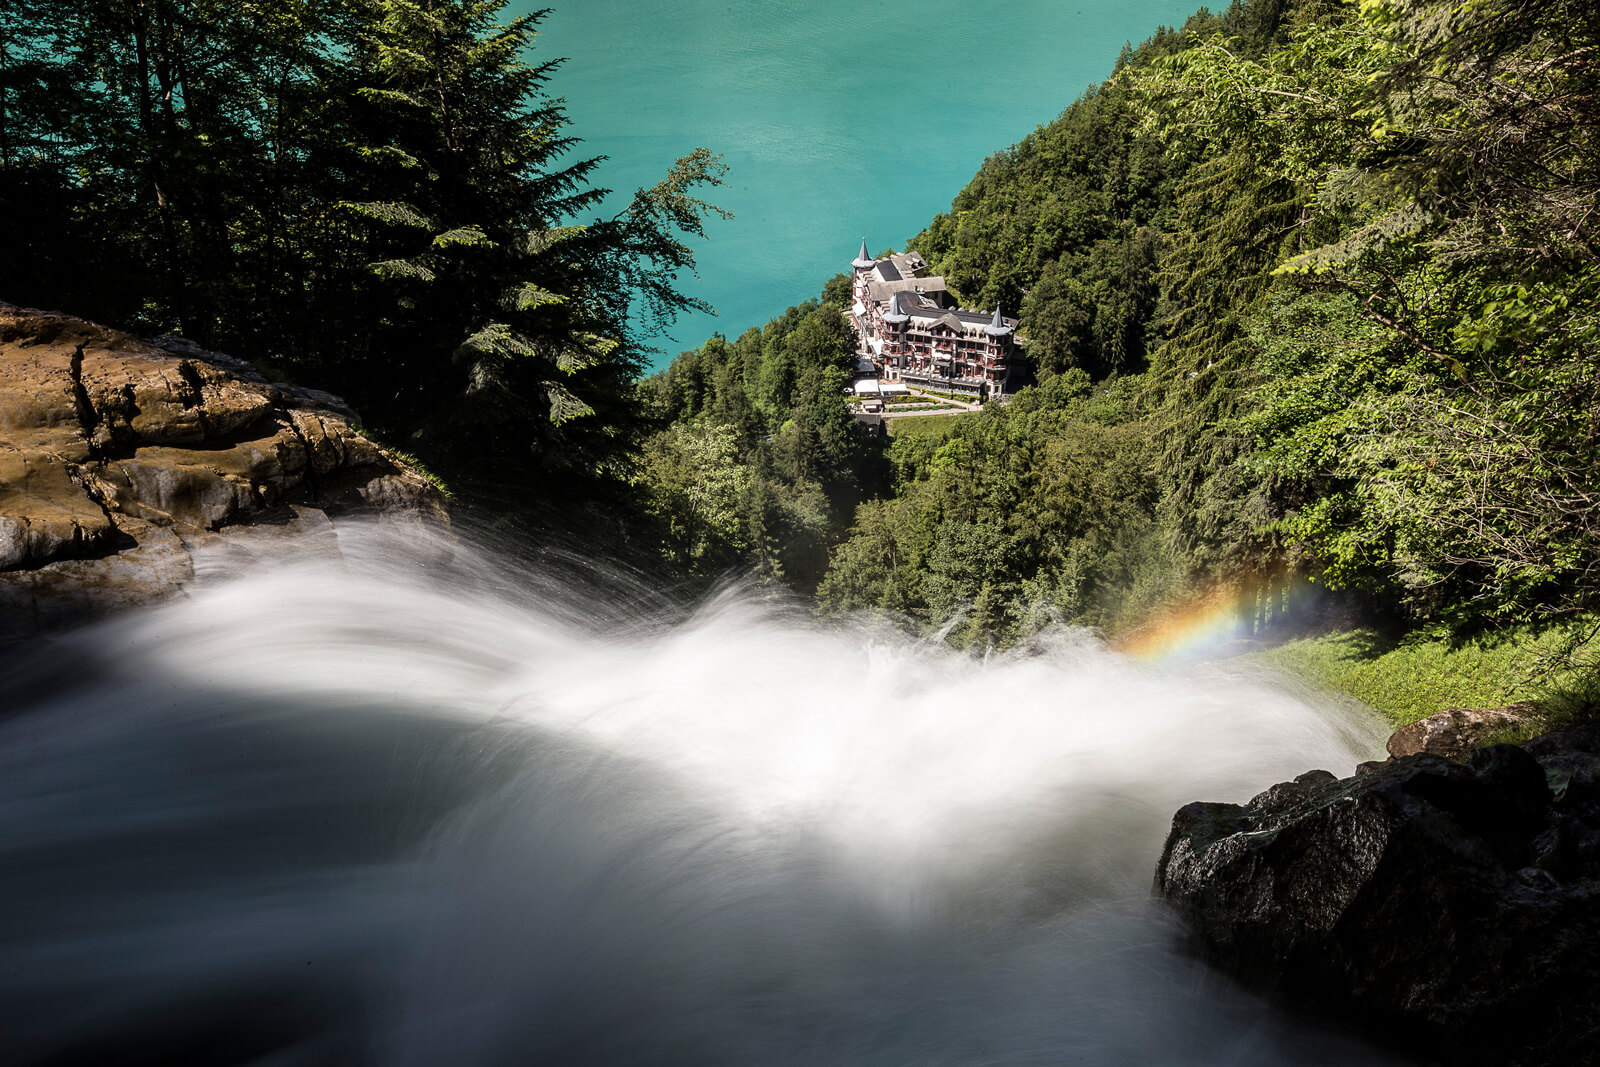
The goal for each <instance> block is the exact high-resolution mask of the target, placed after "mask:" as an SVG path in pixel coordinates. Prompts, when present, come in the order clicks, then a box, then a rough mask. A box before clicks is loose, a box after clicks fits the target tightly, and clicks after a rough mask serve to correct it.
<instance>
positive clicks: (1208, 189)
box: [656, 0, 1600, 643]
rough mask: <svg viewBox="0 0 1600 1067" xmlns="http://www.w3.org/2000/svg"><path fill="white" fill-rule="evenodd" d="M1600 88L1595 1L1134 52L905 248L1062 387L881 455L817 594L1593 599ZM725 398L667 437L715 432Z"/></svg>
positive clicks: (1148, 601)
mask: <svg viewBox="0 0 1600 1067" xmlns="http://www.w3.org/2000/svg"><path fill="white" fill-rule="evenodd" d="M1597 87H1600V11H1597V10H1596V9H1595V8H1594V7H1593V6H1592V5H1586V4H1580V3H1575V2H1571V3H1553V4H1535V3H1524V2H1518V0H1475V2H1469V3H1466V4H1443V3H1432V2H1401V0H1391V2H1385V0H1365V2H1363V3H1361V4H1360V5H1356V4H1351V3H1338V2H1333V0H1301V2H1297V3H1291V2H1287V0H1251V2H1244V3H1236V4H1235V5H1233V6H1232V7H1231V8H1229V9H1228V10H1226V11H1225V12H1222V13H1220V14H1212V13H1210V12H1207V11H1204V10H1202V11H1201V12H1200V13H1198V14H1197V15H1195V16H1194V17H1193V18H1191V19H1190V20H1189V22H1188V24H1187V25H1186V26H1184V27H1183V28H1182V29H1181V30H1175V31H1162V32H1161V33H1158V34H1157V35H1156V36H1155V37H1154V38H1152V39H1151V40H1150V41H1148V42H1146V43H1145V44H1144V45H1142V46H1141V47H1139V48H1136V49H1128V50H1126V51H1125V52H1124V54H1123V56H1122V57H1121V59H1120V60H1119V63H1118V66H1117V70H1116V72H1115V73H1114V74H1113V76H1112V77H1111V78H1110V79H1108V80H1107V82H1106V83H1104V84H1103V85H1100V86H1098V87H1095V88H1094V89H1092V90H1091V91H1089V92H1088V93H1086V94H1085V95H1084V96H1083V97H1082V98H1081V99H1079V100H1078V101H1076V102H1075V103H1074V104H1073V105H1072V106H1070V107H1069V108H1067V109H1066V111H1064V112H1063V113H1062V115H1061V116H1060V117H1059V118H1058V119H1057V120H1055V121H1054V122H1052V123H1050V124H1048V125H1046V126H1042V127H1040V128H1039V129H1038V130H1037V131H1035V132H1034V133H1033V134H1032V135H1030V136H1029V137H1027V138H1025V139H1024V140H1023V141H1022V142H1021V143H1020V144H1018V145H1016V146H1014V147H1013V148H1011V149H1010V150H1008V151H1004V152H1001V153H999V154H997V155H995V156H993V157H992V158H990V159H989V160H988V161H987V162H986V163H985V164H984V165H983V167H982V168H981V170H980V171H979V172H978V174H977V175H976V176H975V177H974V178H973V180H972V182H971V183H970V184H969V185H968V187H967V188H966V189H964V190H963V191H962V192H961V193H960V194H959V195H958V196H957V197H956V199H955V201H954V203H953V204H952V206H951V209H950V211H949V212H947V213H945V214H941V215H940V216H939V217H938V218H936V219H934V220H933V222H932V223H931V224H930V225H929V226H928V228H927V229H926V230H924V231H923V232H922V233H920V234H918V235H917V236H916V237H915V238H913V239H912V240H911V242H910V246H911V247H914V248H916V249H918V250H920V251H921V252H922V253H923V254H924V256H925V257H926V258H927V259H928V260H929V263H930V265H931V266H932V268H933V269H934V271H935V272H937V273H943V274H945V275H946V277H947V279H948V280H949V282H950V283H951V285H952V286H953V287H954V288H955V289H956V290H957V291H958V293H959V294H960V295H961V296H962V297H963V298H964V302H965V303H967V304H969V305H970V306H977V307H988V306H992V305H993V304H995V303H997V302H998V303H1000V304H1001V305H1002V306H1005V307H1007V308H1015V309H1017V310H1018V311H1019V312H1020V316H1021V320H1022V332H1023V333H1024V334H1025V335H1026V336H1027V337H1028V338H1029V339H1030V340H1031V346H1030V349H1029V351H1030V355H1031V357H1032V359H1033V361H1034V363H1035V364H1036V367H1037V371H1038V374H1039V377H1040V379H1041V381H1042V384H1041V385H1040V386H1039V387H1038V388H1035V389H1031V390H1027V391H1024V392H1023V393H1021V394H1020V395H1018V396H1017V397H1016V399H1015V401H1014V402H1012V403H1011V404H1009V405H1008V406H1004V407H1001V406H999V405H991V407H990V408H989V409H988V410H986V411H985V412H984V413H983V414H982V415H981V416H975V417H971V418H966V419H961V420H952V421H951V427H952V428H951V429H950V430H949V432H948V435H947V436H944V437H942V438H937V437H935V438H930V437H927V436H923V435H914V436H913V435H907V436H901V437H895V438H893V439H892V440H891V442H890V443H889V444H888V446H887V448H886V452H885V456H886V459H887V461H888V465H889V481H888V483H887V491H886V492H883V493H881V494H879V495H878V496H876V497H871V496H870V494H869V499H867V500H866V501H865V502H864V503H863V504H862V505H861V506H860V507H859V508H858V510H857V512H856V515H855V519H854V522H853V523H852V527H851V529H850V530H849V531H848V536H845V537H843V539H842V540H841V541H840V543H839V544H838V545H837V547H835V548H834V549H833V550H832V553H831V556H830V564H829V568H828V571H827V573H826V574H825V576H824V577H823V579H822V581H821V582H820V584H819V588H818V595H819V598H820V601H821V603H822V605H823V606H824V608H859V607H878V608H883V609H887V610H890V611H893V612H896V613H901V614H904V615H910V616H912V617H920V618H922V619H924V620H925V621H926V624H927V625H929V626H936V625H939V624H941V623H944V622H945V621H947V620H949V619H950V618H952V617H959V618H960V619H961V622H960V623H959V625H958V626H957V628H956V629H955V630H954V631H953V633H954V636H955V638H956V639H957V640H962V641H973V642H979V643H988V642H993V641H997V640H999V641H1004V640H1007V639H1010V638H1014V637H1016V636H1019V635H1021V634H1025V633H1027V632H1029V631H1030V630H1031V629H1033V628H1035V627H1037V626H1039V625H1041V624H1042V623H1044V622H1047V621H1055V620H1065V621H1071V622H1079V623H1089V624H1093V625H1097V626H1100V627H1103V628H1105V629H1108V630H1111V631H1113V632H1115V631H1119V630H1125V629H1127V628H1129V627H1131V626H1135V625H1137V623H1138V622H1139V621H1140V620H1141V619H1142V618H1145V617H1147V616H1148V615H1149V613H1150V612H1151V611H1152V610H1154V609H1156V608H1158V607H1160V606H1161V605H1163V604H1170V603H1173V602H1176V601H1180V600H1182V599H1183V598H1185V597H1189V596H1193V595H1196V594H1198V593H1201V592H1204V591H1205V590H1207V589H1211V588H1215V587H1216V586H1218V585H1225V586H1231V587H1234V588H1238V589H1241V590H1244V591H1245V592H1246V599H1247V601H1248V600H1250V599H1251V596H1252V591H1253V596H1254V599H1255V601H1256V603H1253V604H1252V605H1250V607H1251V608H1252V609H1259V610H1263V611H1265V610H1268V604H1267V601H1268V600H1269V599H1270V600H1272V601H1273V602H1274V605H1276V606H1281V603H1282V600H1281V597H1282V591H1283V590H1284V588H1285V587H1286V586H1287V585H1289V584H1292V583H1301V584H1305V583H1315V584H1316V585H1318V586H1320V587H1323V588H1331V589H1332V590H1334V591H1335V593H1336V595H1337V596H1339V597H1340V598H1341V600H1342V602H1343V603H1344V604H1345V605H1347V606H1349V607H1350V608H1351V609H1352V610H1354V611H1356V612H1357V613H1359V614H1361V615H1365V616H1366V617H1368V618H1381V619H1384V620H1386V621H1388V622H1389V623H1391V624H1394V625H1399V626H1401V627H1407V626H1411V627H1416V626H1422V627H1429V626H1439V627H1444V628H1446V629H1447V630H1449V631H1451V632H1455V633H1470V632H1476V631H1482V630H1483V629H1485V628H1489V629H1494V628H1496V627H1503V626H1505V625H1508V624H1519V623H1527V622H1537V623H1546V624H1549V623H1554V624H1560V623H1562V622H1563V621H1564V620H1573V621H1574V622H1575V623H1581V622H1582V621H1583V620H1585V619H1592V617H1593V616H1592V612H1593V610H1594V608H1595V607H1596V606H1597V605H1596V592H1597V589H1600V586H1597V579H1600V512H1597V511H1596V509H1595V505H1596V504H1597V503H1600V350H1597V347H1600V346H1597V342H1600V326H1597V324H1600V319H1597V314H1596V297H1597V295H1600V259H1597V255H1596V252H1597V247H1596V243H1595V242H1596V230H1595V222H1596V217H1597V216H1596V212H1595V205H1596V204H1597V203H1600V94H1597ZM839 282H840V280H839V279H835V281H834V282H833V283H830V287H829V291H828V293H825V297H826V296H827V295H829V294H832V295H835V296H836V295H837V293H838V286H839ZM771 328H772V327H769V329H771ZM714 343H717V342H714ZM705 358H706V356H705V353H704V352H702V353H686V354H685V355H684V356H683V357H681V358H680V360H679V361H678V363H676V364H674V366H673V367H672V368H671V369H670V370H668V371H667V372H666V373H665V374H664V375H662V376H661V378H660V379H659V380H658V381H657V382H656V386H657V388H658V390H666V391H671V390H672V389H673V388H676V386H675V384H674V383H676V382H678V381H679V380H680V379H682V377H683V376H684V374H685V373H686V372H687V370H688V368H689V367H691V366H699V365H701V364H702V363H703V361H704V360H705ZM708 395H709V396H710V399H709V400H708V401H707V402H705V403H703V404H701V405H700V406H699V407H695V408H689V407H684V406H683V405H681V404H680V405H677V406H676V407H670V406H669V410H670V412H671V414H672V415H673V416H674V417H675V418H676V419H677V420H678V421H677V422H676V423H675V425H674V429H673V430H672V432H673V433H681V432H684V428H685V427H689V426H694V427H701V428H702V429H700V430H699V431H698V432H702V433H703V432H707V430H706V429H705V428H707V427H710V426H714V425H717V424H718V422H719V420H721V419H723V418H724V416H723V415H722V414H721V413H720V412H721V410H722V409H721V408H719V407H718V405H719V404H721V403H724V401H723V399H722V398H723V397H725V396H727V395H728V394H727V393H726V392H725V391H723V390H721V389H719V388H717V387H715V383H713V388H712V390H711V392H710V394H708ZM796 410H800V409H798V408H797V409H796ZM768 413H769V414H768V418H769V419H770V418H771V413H770V403H769V407H768ZM675 477H678V478H679V479H680V480H682V479H683V478H685V477H686V476H685V474H684V471H683V470H682V469H679V470H678V471H676V472H675ZM854 484H855V485H859V486H861V487H863V488H866V489H869V490H870V488H871V483H870V482H856V483H854ZM843 499H847V497H843Z"/></svg>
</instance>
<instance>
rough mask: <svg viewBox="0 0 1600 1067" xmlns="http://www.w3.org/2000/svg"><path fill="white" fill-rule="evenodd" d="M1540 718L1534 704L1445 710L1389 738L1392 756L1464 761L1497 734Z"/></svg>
mask: <svg viewBox="0 0 1600 1067" xmlns="http://www.w3.org/2000/svg"><path fill="white" fill-rule="evenodd" d="M1536 714H1537V710H1536V709H1535V707H1534V705H1532V704H1507V705H1506V706H1505V707H1503V708H1445V709H1444V710H1443V711H1439V712H1435V713H1434V714H1432V715H1429V716H1428V717H1427V718H1426V719H1418V720H1417V721H1416V722H1412V723H1407V724H1406V725H1404V726H1402V727H1400V729H1398V730H1396V731H1395V732H1394V733H1392V734H1390V735H1389V743H1388V746H1387V747H1388V749H1389V755H1391V756H1394V757H1396V758H1398V757H1401V756H1416V755H1420V754H1422V753H1427V754H1429V755H1433V756H1443V757H1444V758H1445V759H1450V760H1461V759H1465V758H1466V757H1467V755H1468V754H1469V753H1471V752H1472V750H1473V749H1475V748H1477V747H1479V746H1480V745H1482V744H1483V743H1484V742H1485V741H1487V740H1488V739H1489V738H1491V737H1493V736H1494V735H1495V734H1497V733H1502V732H1504V731H1506V730H1512V729H1515V728H1517V727H1518V726H1522V725H1523V724H1525V723H1527V722H1528V721H1529V720H1530V719H1532V718H1533V717H1534V716H1535V715H1536Z"/></svg>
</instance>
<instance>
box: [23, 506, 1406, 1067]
mask: <svg viewBox="0 0 1600 1067" xmlns="http://www.w3.org/2000/svg"><path fill="white" fill-rule="evenodd" d="M230 568H232V564H231V563H230V562H228V561H222V562H219V563H218V564H217V565H216V567H215V568H213V572H205V570H204V568H202V572H203V573H202V580H200V581H199V582H197V584H196V585H195V586H194V587H193V588H192V589H191V590H190V594H189V595H188V596H187V597H186V598H185V599H183V600H181V601H177V602H174V603H170V604H167V605H165V606H162V607H159V608H156V609H153V610H150V611H146V612H143V613H140V614H137V615H130V616H124V617H121V618H118V619H116V620H114V621H111V622H108V623H104V624H100V625H97V626H94V627H91V628H88V629H85V630H81V631H78V632H76V633H74V634H71V635H68V636H66V637H62V638H56V639H50V640H36V641H33V642H30V643H28V644H26V645H23V646H18V647H14V648H12V649H10V650H8V651H7V652H6V653H5V654H4V655H3V656H0V684H3V689H0V692H4V693H5V694H7V700H6V703H7V705H8V706H7V708H6V713H5V714H4V715H3V716H0V916H4V919H3V921H0V1004H3V1005H4V1006H5V1007H4V1010H3V1014H4V1016H5V1020H4V1022H3V1024H0V1061H4V1062H6V1063H9V1064H29V1063H41V1064H42V1063H51V1064H68V1063H72V1064H77V1063H117V1064H137V1063H151V1064H157V1063H159V1064H177V1063H216V1064H264V1065H265V1064H271V1065H288V1064H375V1065H390V1064H393V1065H407V1067H409V1065H432V1064H452V1065H473V1064H502V1063H505V1064H513V1063H514V1064H686V1065H687V1064H694V1065H707V1064H751V1065H763V1067H766V1065H787V1064H796V1065H799V1064H807V1065H810V1064H916V1065H943V1064H950V1065H957V1064H962V1065H976V1064H984V1065H990V1064H1007V1065H1010V1064H1063V1063H1075V1064H1076V1063H1084V1064H1156V1063H1160V1064H1220V1063H1227V1064H1262V1065H1267V1064H1273V1065H1276V1064H1281V1063H1285V1062H1295V1063H1301V1064H1306V1063H1327V1064H1349V1063H1356V1062H1379V1057H1378V1056H1377V1054H1376V1053H1374V1052H1372V1051H1371V1050H1370V1049H1367V1048H1365V1047H1362V1046H1359V1045H1356V1044H1354V1043H1351V1042H1348V1041H1346V1040H1344V1039H1341V1038H1338V1037H1334V1036H1330V1035H1328V1034H1326V1033H1321V1032H1318V1031H1315V1030H1312V1029H1308V1028H1307V1026H1306V1024H1304V1023H1301V1022H1297V1021H1294V1020H1290V1019H1287V1018H1284V1017H1282V1016H1280V1015H1278V1014H1277V1013H1275V1012H1274V1011H1272V1010H1271V1009H1269V1008H1268V1007H1266V1006H1265V1005H1263V1004H1261V1003H1260V1002H1258V1001H1257V1000H1255V999H1254V998H1252V997H1250V996H1249V995H1246V994H1244V993H1242V992H1239V991H1237V990H1235V989H1233V988H1232V987H1231V986H1230V985H1229V984H1228V983H1227V982H1226V981H1225V980H1223V979H1222V978H1220V977H1218V976H1216V975H1214V974H1213V973H1211V972H1209V971H1208V970H1207V969H1206V968H1204V967H1203V966H1202V965H1200V964H1198V963H1197V962H1195V961H1193V960H1191V959H1189V958H1187V957H1186V956H1185V955H1184V953H1183V950H1182V942H1181V938H1180V936H1179V932H1178V931H1177V930H1176V929H1175V928H1174V927H1173V926H1172V924H1171V923H1170V922H1169V921H1168V920H1167V919H1166V918H1165V916H1164V915H1163V913H1162V912H1161V909H1160V907H1159V906H1158V905H1157V904H1156V903H1155V902H1153V901H1152V900H1151V899H1150V880H1151V873H1152V870H1153V867H1154V864H1155V861H1156V858H1157V855H1158V853H1159V850H1160V846H1161V843H1162V840H1163V838H1164V835H1165V832H1166V829H1167V826H1168V824H1169V821H1170V819H1171V816H1172V812H1173V811H1174V810H1175V809H1176V808H1177V807H1179V806H1181V805H1182V804H1184V803H1187V802H1188V801H1190V800H1195V799H1202V798H1203V799H1213V800H1234V801H1238V800H1242V799H1245V798H1247V797H1249V796H1250V795H1251V794H1252V793H1254V792H1257V791H1259V790H1260V789H1263V788H1265V787H1266V786H1267V785H1269V784H1271V783H1272V782H1275V781H1280V780H1283V779H1285V778H1287V777H1292V776H1293V775H1295V774H1298V773H1299V772H1301V771H1304V770H1306V769H1309V768H1312V767H1326V768H1329V769H1332V770H1334V771H1336V772H1338V773H1341V774H1344V773H1349V771H1350V769H1351V767H1352V765H1353V764H1354V762H1356V761H1357V760H1359V759H1364V758H1369V757H1370V756H1372V755H1373V754H1374V753H1376V752H1377V751H1378V749H1379V748H1380V747H1381V740H1380V738H1381V735H1380V733H1379V732H1378V731H1377V728H1376V727H1375V725H1374V724H1371V723H1369V722H1366V721H1365V720H1363V719H1361V718H1360V717H1359V716H1356V715H1353V714H1352V713H1350V712H1347V711H1342V710H1340V709H1338V708H1335V707H1333V706H1331V705H1329V704H1326V703H1324V702H1321V701H1319V700H1318V699H1317V698H1315V697H1313V696H1310V695H1308V694H1306V693H1304V692H1296V691H1293V690H1291V689H1290V688H1287V687H1286V686H1285V685H1284V684H1283V683H1282V682H1281V681H1279V680H1276V679H1273V678H1271V677H1269V676H1266V675H1261V674H1253V673H1251V671H1250V670H1248V669H1247V668H1245V667H1241V666H1239V665H1237V664H1233V663H1229V662H1219V663H1194V662H1188V663H1165V664H1164V663H1150V662H1141V661H1136V660H1133V659H1129V658H1127V657H1125V656H1122V655H1119V654H1117V653H1114V652H1112V651H1109V650H1108V649H1106V648H1105V647H1104V646H1103V645H1102V644H1101V643H1099V642H1098V641H1097V640H1095V639H1094V638H1093V637H1092V636H1091V635H1089V634H1086V633H1082V632H1071V631H1065V632H1061V633H1056V634H1052V635H1049V636H1048V637H1047V638H1045V639H1042V640H1040V641H1038V642H1035V643H1033V644H1031V645H1029V646H1028V647H1027V648H1025V649H1021V650H1018V651H1016V652H1013V653H1008V654H996V655H991V656H989V657H988V658H986V659H978V658H974V657H972V656H970V655H965V654H959V653H955V652H952V651H950V650H948V649H946V648H944V647H943V646H941V645H939V644H937V643H931V642H919V641H916V640H913V639H911V638H908V637H906V636H904V635H902V634H901V633H899V632H897V631H896V630H895V629H894V628H892V627H890V626H888V625H886V624H884V623H882V622H881V621H873V620H870V619H851V620H844V621H818V620H815V619H813V618H811V617H810V616H809V615H808V614H807V613H805V612H804V611H802V610H801V609H800V608H799V607H798V606H797V605H795V604H793V603H791V602H788V601H785V600H783V599H782V598H775V597H773V596H771V595H770V594H768V593H766V592H764V591H763V590H762V589H760V588H758V587H755V586H751V585H733V586H730V587H728V588H727V589H725V590H723V591H722V592H721V593H720V594H719V595H716V596H714V597H712V598H710V599H708V600H706V601H705V602H703V603H701V604H698V605H692V606H687V607H686V606H683V605H678V604H673V603H671V602H670V601H669V600H667V599H665V598H663V597H660V596H658V595H655V594H652V593H651V592H649V590H648V588H647V587H646V586H644V585H643V584H642V583H640V582H639V581H638V580H637V579H636V578H631V577H628V576H626V575H622V574H614V573H607V572H605V571H604V570H603V569H600V568H590V569H588V570H587V571H583V570H581V569H579V568H574V567H570V566H559V565H557V563H555V562H551V563H549V564H548V565H545V564H537V563H536V564H533V565H529V566H525V567H517V566H512V565H508V564H504V563H497V562H496V561H495V558H494V556H493V555H492V554H491V553H488V552H478V551H473V550H470V549H466V548H462V547H459V546H454V545H450V544H445V543H441V542H436V541H432V540H429V539H428V538H426V537H423V536H422V535H419V534H416V533H415V532H410V533H405V532H397V531H394V530H392V529H384V528H379V527H361V526H349V527H345V528H344V529H343V530H342V532H341V534H340V547H339V552H338V555H337V556H319V557H314V558H303V557H301V558H293V559H291V558H287V557H286V558H279V559H263V560H258V561H256V563H255V564H253V565H252V566H250V567H248V568H243V569H238V568H233V569H235V570H238V573H230Z"/></svg>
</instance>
